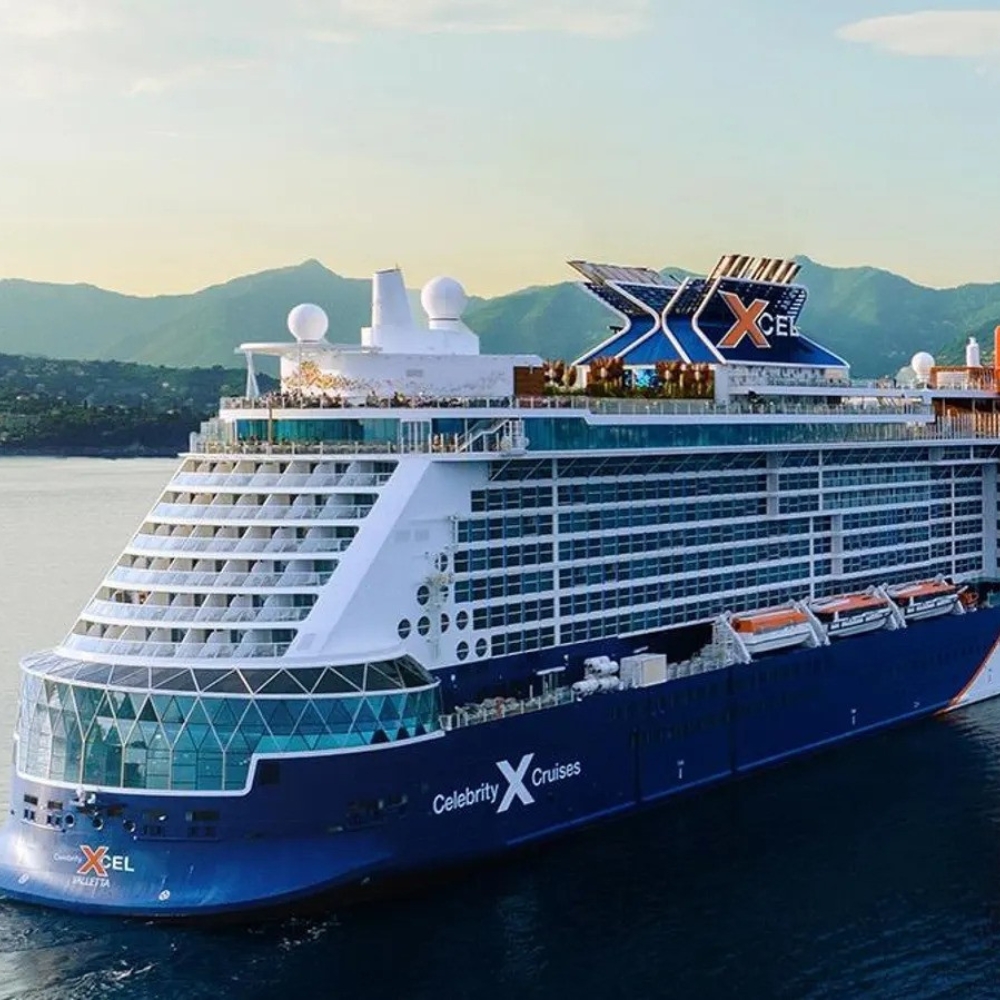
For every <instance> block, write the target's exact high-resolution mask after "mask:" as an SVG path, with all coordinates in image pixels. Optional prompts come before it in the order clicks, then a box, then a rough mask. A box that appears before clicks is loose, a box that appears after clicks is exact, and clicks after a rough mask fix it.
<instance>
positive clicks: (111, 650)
mask: <svg viewBox="0 0 1000 1000" xmlns="http://www.w3.org/2000/svg"><path fill="white" fill-rule="evenodd" d="M290 645H291V643H288V642H251V641H248V640H244V641H241V642H196V641H188V642H154V641H152V640H146V639H110V638H101V637H100V636H96V635H77V634H75V633H70V634H69V635H68V636H66V638H65V639H64V640H63V643H62V646H63V648H64V649H71V650H79V651H80V652H83V653H103V654H104V655H105V656H153V657H179V658H181V659H197V660H212V659H215V660H248V659H276V658H278V657H281V656H284V655H285V653H286V652H288V647H289V646H290Z"/></svg>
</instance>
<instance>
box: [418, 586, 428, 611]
mask: <svg viewBox="0 0 1000 1000" xmlns="http://www.w3.org/2000/svg"><path fill="white" fill-rule="evenodd" d="M430 596H431V592H430V588H429V587H427V586H425V585H424V584H421V585H420V586H419V587H418V588H417V603H418V604H420V605H421V606H423V605H424V604H426V603H427V602H428V601H429V600H430Z"/></svg>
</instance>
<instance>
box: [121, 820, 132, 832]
mask: <svg viewBox="0 0 1000 1000" xmlns="http://www.w3.org/2000/svg"><path fill="white" fill-rule="evenodd" d="M122 826H123V827H125V832H126V833H135V820H134V819H127V820H125V821H124V822H123V823H122Z"/></svg>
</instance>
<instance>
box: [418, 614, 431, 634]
mask: <svg viewBox="0 0 1000 1000" xmlns="http://www.w3.org/2000/svg"><path fill="white" fill-rule="evenodd" d="M430 630H431V620H430V618H428V617H427V615H424V617H423V618H421V619H420V621H418V622H417V631H418V632H419V633H420V634H421V635H427V633H428V632H430Z"/></svg>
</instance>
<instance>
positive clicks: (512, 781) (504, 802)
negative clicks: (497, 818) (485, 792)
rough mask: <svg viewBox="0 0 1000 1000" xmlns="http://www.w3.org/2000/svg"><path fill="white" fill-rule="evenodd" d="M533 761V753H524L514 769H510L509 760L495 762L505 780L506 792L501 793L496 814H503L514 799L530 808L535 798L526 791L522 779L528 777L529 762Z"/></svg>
mask: <svg viewBox="0 0 1000 1000" xmlns="http://www.w3.org/2000/svg"><path fill="white" fill-rule="evenodd" d="M534 759H535V755H534V754H533V753H526V754H525V755H524V756H523V757H522V758H521V763H520V764H518V765H517V767H516V768H514V767H511V764H510V761H509V760H498V761H497V767H498V768H499V769H500V773H501V774H502V775H503V776H504V778H506V779H507V790H506V791H505V792H504V793H503V798H502V799H501V800H500V805H499V806H498V807H497V812H498V813H505V812H506V811H507V810H508V809H509V808H510V807H511V805H512V804H513V802H514V799H520V800H521V802H523V803H524V804H525V805H526V806H530V805H531V803H532V802H534V801H535V797H534V796H533V795H532V794H531V792H529V791H528V788H527V786H526V785H525V783H524V779H525V778H527V777H528V768H529V767H531V762H532V761H533V760H534Z"/></svg>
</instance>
